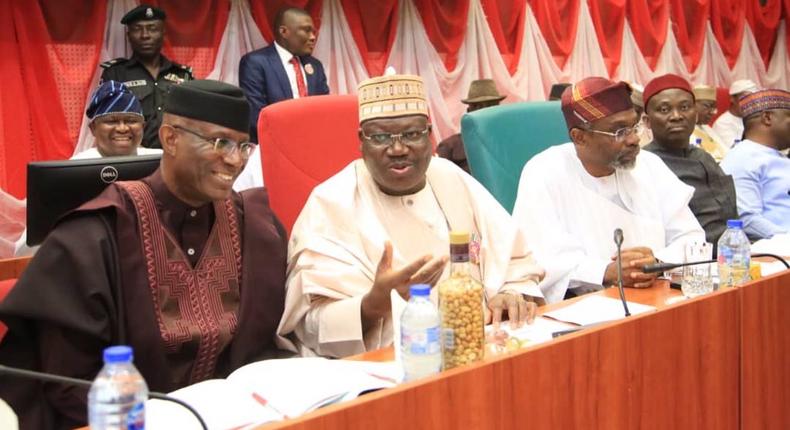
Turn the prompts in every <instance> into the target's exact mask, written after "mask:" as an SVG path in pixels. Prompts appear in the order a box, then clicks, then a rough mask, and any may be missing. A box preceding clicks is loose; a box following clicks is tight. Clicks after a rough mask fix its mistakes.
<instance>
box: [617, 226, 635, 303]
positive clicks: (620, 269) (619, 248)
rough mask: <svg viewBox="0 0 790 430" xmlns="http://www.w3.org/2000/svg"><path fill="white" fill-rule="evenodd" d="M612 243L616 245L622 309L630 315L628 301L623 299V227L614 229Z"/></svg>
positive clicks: (618, 283) (618, 286)
mask: <svg viewBox="0 0 790 430" xmlns="http://www.w3.org/2000/svg"><path fill="white" fill-rule="evenodd" d="M614 244H615V245H617V288H618V289H619V290H620V301H622V302H623V310H625V316H627V317H630V316H631V312H629V311H628V303H626V301H625V291H623V261H622V258H621V257H622V254H621V251H622V247H623V229H621V228H616V229H614Z"/></svg>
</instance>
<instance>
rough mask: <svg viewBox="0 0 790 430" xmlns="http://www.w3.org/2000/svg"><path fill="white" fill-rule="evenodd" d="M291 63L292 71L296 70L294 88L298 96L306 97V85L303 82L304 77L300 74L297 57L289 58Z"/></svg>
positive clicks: (300, 68)
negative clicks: (297, 91)
mask: <svg viewBox="0 0 790 430" xmlns="http://www.w3.org/2000/svg"><path fill="white" fill-rule="evenodd" d="M291 64H293V66H294V72H296V88H297V89H298V90H299V97H307V86H306V85H305V84H304V77H303V76H302V67H301V65H300V64H299V59H298V58H296V57H293V58H291Z"/></svg>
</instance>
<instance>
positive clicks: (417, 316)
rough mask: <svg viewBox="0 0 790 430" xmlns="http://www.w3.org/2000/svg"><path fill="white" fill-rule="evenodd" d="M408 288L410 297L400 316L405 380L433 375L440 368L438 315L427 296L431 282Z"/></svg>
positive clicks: (439, 321)
mask: <svg viewBox="0 0 790 430" xmlns="http://www.w3.org/2000/svg"><path fill="white" fill-rule="evenodd" d="M410 292H411V298H410V299H409V303H408V304H407V305H406V309H405V310H404V311H403V315H402V316H401V320H400V322H401V348H402V354H401V359H402V361H403V374H404V380H406V381H411V380H414V379H418V378H422V377H424V376H428V375H433V374H435V373H439V371H440V370H441V369H442V349H441V344H440V341H439V333H440V328H439V327H440V325H441V319H440V318H439V310H438V309H437V308H436V305H434V304H433V303H432V302H431V299H430V297H429V296H430V294H431V286H430V285H425V284H417V285H412V286H411V288H410Z"/></svg>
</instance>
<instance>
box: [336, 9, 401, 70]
mask: <svg viewBox="0 0 790 430" xmlns="http://www.w3.org/2000/svg"><path fill="white" fill-rule="evenodd" d="M340 4H341V5H342V6H343V13H344V14H345V15H346V20H348V26H349V27H350V28H351V34H352V36H353V37H354V41H355V42H356V44H357V48H358V49H359V54H360V55H361V56H362V60H363V61H364V62H365V68H367V70H368V74H369V75H370V76H381V75H382V74H384V68H385V67H387V59H388V58H389V56H390V49H391V48H392V42H393V41H394V40H395V33H396V30H397V28H398V0H376V1H369V0H341V1H340Z"/></svg>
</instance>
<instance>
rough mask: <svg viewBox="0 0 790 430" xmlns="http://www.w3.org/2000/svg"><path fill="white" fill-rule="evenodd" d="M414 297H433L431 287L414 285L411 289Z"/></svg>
mask: <svg viewBox="0 0 790 430" xmlns="http://www.w3.org/2000/svg"><path fill="white" fill-rule="evenodd" d="M409 293H411V295H412V296H423V297H428V296H430V295H431V286H430V285H428V284H414V285H412V286H410V287H409Z"/></svg>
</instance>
